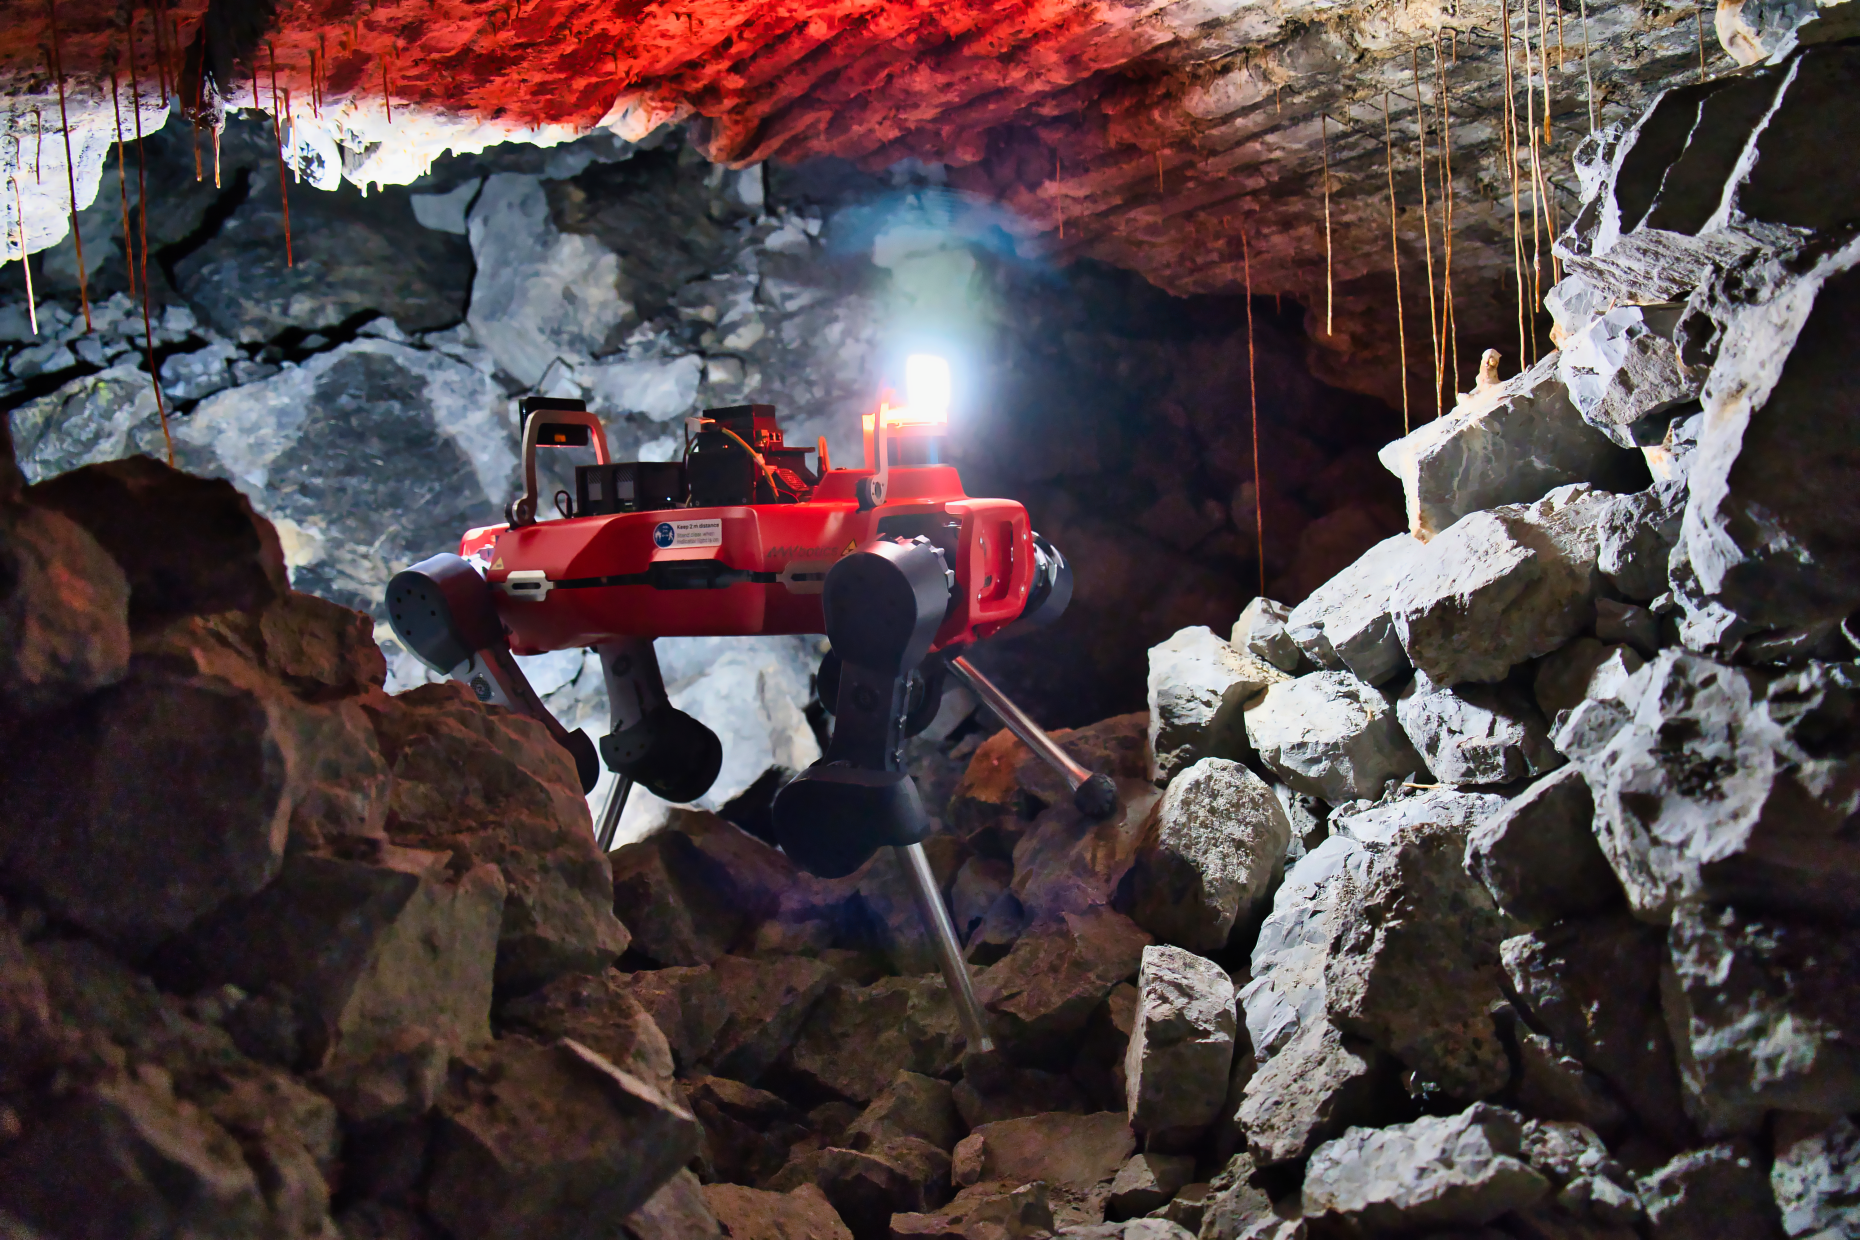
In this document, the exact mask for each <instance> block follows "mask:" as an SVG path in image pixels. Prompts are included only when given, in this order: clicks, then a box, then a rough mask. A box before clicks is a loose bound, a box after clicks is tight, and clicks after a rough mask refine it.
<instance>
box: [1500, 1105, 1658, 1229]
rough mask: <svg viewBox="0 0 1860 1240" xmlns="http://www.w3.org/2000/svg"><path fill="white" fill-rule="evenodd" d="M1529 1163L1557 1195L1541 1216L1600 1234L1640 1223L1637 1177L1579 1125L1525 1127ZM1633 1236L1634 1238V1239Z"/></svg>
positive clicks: (1532, 1124) (1535, 1122) (1537, 1122)
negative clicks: (1564, 1218) (1595, 1229)
mask: <svg viewBox="0 0 1860 1240" xmlns="http://www.w3.org/2000/svg"><path fill="white" fill-rule="evenodd" d="M1523 1156H1524V1160H1525V1161H1526V1162H1528V1163H1530V1165H1531V1167H1532V1168H1533V1169H1534V1170H1536V1171H1539V1172H1541V1173H1542V1174H1543V1175H1544V1177H1545V1178H1546V1179H1548V1180H1549V1181H1550V1185H1551V1187H1552V1188H1553V1189H1554V1190H1555V1191H1556V1197H1555V1199H1554V1202H1552V1203H1546V1204H1547V1206H1548V1208H1547V1210H1546V1209H1545V1207H1544V1206H1540V1207H1539V1210H1540V1211H1544V1212H1547V1213H1550V1214H1552V1215H1564V1216H1573V1217H1575V1218H1576V1219H1579V1220H1581V1221H1582V1222H1584V1223H1589V1224H1592V1225H1594V1226H1596V1227H1599V1228H1611V1229H1612V1228H1627V1227H1632V1226H1633V1225H1634V1224H1635V1223H1637V1222H1639V1221H1640V1218H1641V1205H1640V1195H1639V1193H1638V1191H1637V1188H1638V1186H1637V1185H1636V1184H1635V1182H1634V1177H1633V1176H1632V1175H1631V1174H1630V1173H1629V1172H1628V1171H1627V1169H1626V1168H1624V1167H1623V1166H1622V1165H1621V1164H1620V1163H1618V1162H1616V1161H1615V1159H1614V1158H1613V1157H1612V1156H1611V1155H1610V1154H1609V1152H1608V1146H1607V1145H1605V1144H1604V1143H1603V1142H1602V1139H1601V1137H1600V1136H1598V1135H1596V1133H1595V1132H1594V1131H1592V1130H1591V1129H1589V1128H1587V1127H1585V1126H1583V1125H1582V1124H1579V1123H1554V1122H1552V1123H1546V1122H1544V1121H1542V1120H1531V1121H1530V1122H1529V1123H1527V1124H1525V1125H1524V1137H1523ZM1629 1234H1631V1233H1629Z"/></svg>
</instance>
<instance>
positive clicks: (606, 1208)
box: [427, 1037, 702, 1240]
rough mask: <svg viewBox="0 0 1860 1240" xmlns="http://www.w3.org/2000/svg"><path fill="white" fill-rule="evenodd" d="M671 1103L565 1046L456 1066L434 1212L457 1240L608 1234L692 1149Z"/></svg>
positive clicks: (501, 1051) (430, 1197)
mask: <svg viewBox="0 0 1860 1240" xmlns="http://www.w3.org/2000/svg"><path fill="white" fill-rule="evenodd" d="M701 1132H702V1130H701V1129H700V1128H699V1127H698V1124H697V1121H696V1120H694V1119H693V1118H692V1117H691V1113H690V1112H688V1111H686V1110H685V1109H684V1107H682V1106H680V1105H679V1104H678V1103H677V1102H676V1101H674V1100H672V1099H670V1098H667V1097H666V1096H665V1095H663V1094H661V1093H660V1092H659V1091H658V1090H656V1089H654V1088H652V1086H650V1085H648V1084H646V1083H645V1082H644V1081H641V1080H640V1079H639V1078H637V1077H634V1076H629V1075H627V1074H626V1073H624V1072H621V1071H620V1070H619V1069H617V1068H615V1067H614V1066H613V1065H612V1064H610V1063H608V1062H607V1061H606V1060H604V1059H602V1058H601V1057H600V1056H599V1055H596V1054H595V1053H594V1052H593V1051H590V1050H588V1049H587V1048H585V1047H583V1046H581V1045H580V1044H579V1043H576V1042H574V1041H572V1040H569V1039H563V1040H561V1041H559V1042H556V1043H553V1044H551V1045H547V1046H545V1045H541V1044H539V1043H535V1042H531V1041H528V1040H527V1039H523V1038H516V1037H510V1038H505V1039H503V1040H502V1041H500V1042H498V1043H496V1044H494V1045H493V1046H490V1047H487V1048H484V1049H482V1050H479V1051H475V1052H473V1053H471V1054H470V1055H467V1056H465V1057H463V1058H461V1059H459V1060H458V1061H456V1062H455V1063H454V1065H453V1070H452V1079H451V1082H450V1083H449V1085H448V1087H447V1091H446V1096H445V1097H444V1098H443V1099H442V1100H441V1102H440V1105H439V1125H438V1130H437V1132H436V1133H435V1136H434V1147H433V1170H432V1176H431V1179H430V1180H429V1182H428V1187H427V1209H428V1211H429V1212H430V1213H431V1214H432V1216H433V1217H434V1218H435V1219H436V1220H437V1221H438V1222H439V1223H440V1225H441V1226H443V1227H445V1228H446V1229H447V1230H449V1231H450V1232H451V1233H452V1234H453V1235H454V1236H455V1237H457V1238H458V1240H475V1238H477V1237H485V1238H486V1240H490V1238H491V1237H496V1238H497V1240H520V1238H522V1237H536V1238H537V1240H541V1238H543V1237H549V1238H550V1240H572V1238H574V1237H590V1238H592V1237H596V1236H603V1237H604V1236H611V1235H612V1234H613V1233H614V1231H616V1230H617V1229H618V1228H619V1227H620V1226H621V1225H622V1224H623V1222H624V1221H625V1219H626V1217H627V1216H628V1215H630V1214H632V1213H633V1212H634V1211H635V1210H637V1209H639V1208H640V1207H642V1206H644V1205H645V1204H646V1203H647V1201H649V1200H650V1199H651V1198H652V1195H653V1194H654V1193H656V1192H657V1191H658V1190H659V1188H660V1186H662V1185H663V1184H664V1183H665V1182H666V1181H667V1180H669V1179H671V1178H672V1176H673V1175H675V1174H676V1173H677V1171H678V1169H679V1168H680V1167H681V1166H683V1165H684V1163H685V1161H686V1160H687V1159H689V1158H690V1157H691V1155H692V1154H693V1153H695V1152H696V1151H697V1148H698V1143H699V1141H700V1139H701Z"/></svg>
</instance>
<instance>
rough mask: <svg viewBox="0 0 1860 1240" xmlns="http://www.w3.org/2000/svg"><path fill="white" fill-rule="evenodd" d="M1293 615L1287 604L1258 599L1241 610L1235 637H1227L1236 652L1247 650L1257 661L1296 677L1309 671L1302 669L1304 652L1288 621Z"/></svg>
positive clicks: (1235, 627) (1235, 626) (1236, 621)
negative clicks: (1260, 660)
mask: <svg viewBox="0 0 1860 1240" xmlns="http://www.w3.org/2000/svg"><path fill="white" fill-rule="evenodd" d="M1290 615H1291V608H1289V607H1287V606H1286V605H1285V604H1284V603H1275V602H1273V601H1272V600H1271V599H1269V598H1263V597H1262V598H1256V599H1254V600H1253V601H1252V602H1250V603H1248V604H1247V605H1246V606H1245V607H1243V608H1241V610H1240V618H1239V619H1238V620H1235V621H1234V629H1233V634H1232V636H1230V637H1229V638H1228V641H1229V643H1230V644H1231V645H1232V646H1233V648H1234V649H1235V650H1244V651H1246V652H1247V653H1248V654H1250V655H1252V656H1253V657H1255V658H1258V659H1264V660H1265V661H1266V662H1268V663H1270V664H1272V665H1273V666H1274V667H1276V668H1278V669H1279V670H1280V671H1282V672H1285V673H1286V674H1287V675H1291V676H1296V675H1297V674H1298V673H1299V672H1301V671H1308V670H1310V669H1308V668H1304V667H1302V666H1301V664H1303V662H1304V651H1302V650H1300V649H1299V648H1298V643H1297V642H1296V641H1293V640H1292V634H1291V631H1290V630H1289V629H1288V628H1287V627H1286V621H1287V619H1288V617H1290Z"/></svg>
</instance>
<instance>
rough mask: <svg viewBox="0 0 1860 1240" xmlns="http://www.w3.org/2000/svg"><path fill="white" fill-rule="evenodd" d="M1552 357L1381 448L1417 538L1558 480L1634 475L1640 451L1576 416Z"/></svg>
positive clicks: (1605, 482)
mask: <svg viewBox="0 0 1860 1240" xmlns="http://www.w3.org/2000/svg"><path fill="white" fill-rule="evenodd" d="M1557 361H1558V359H1557V355H1556V354H1554V353H1553V354H1551V355H1550V356H1548V357H1546V358H1544V359H1543V360H1542V361H1540V362H1538V363H1537V365H1535V366H1533V367H1531V369H1529V370H1527V371H1525V372H1524V373H1522V374H1519V375H1515V376H1513V377H1512V378H1510V379H1508V380H1506V381H1505V382H1504V383H1501V384H1500V385H1498V386H1497V387H1495V388H1488V389H1486V391H1484V392H1481V393H1479V394H1478V395H1476V396H1475V397H1474V398H1473V399H1471V400H1469V401H1466V402H1465V403H1463V404H1461V405H1460V406H1459V407H1458V408H1457V409H1455V410H1454V411H1453V412H1451V413H1449V414H1448V415H1447V416H1446V417H1444V418H1439V419H1436V420H1435V421H1432V422H1428V423H1425V424H1423V425H1422V426H1420V427H1419V428H1417V429H1416V430H1414V431H1413V432H1411V433H1410V434H1409V435H1407V436H1406V437H1405V438H1402V439H1397V440H1396V441H1395V442H1394V443H1391V444H1388V445H1386V446H1385V447H1384V448H1383V449H1382V451H1381V452H1380V453H1378V454H1377V455H1378V457H1379V459H1380V460H1381V461H1382V464H1383V466H1384V467H1385V468H1386V469H1387V470H1388V471H1389V472H1390V473H1392V474H1394V475H1395V476H1396V477H1397V478H1400V479H1401V483H1402V490H1403V491H1404V492H1406V494H1407V499H1408V527H1409V532H1410V533H1412V534H1413V535H1414V536H1415V537H1416V538H1422V539H1430V538H1433V537H1434V536H1435V535H1436V534H1438V533H1440V532H1441V531H1442V530H1445V529H1447V528H1448V527H1449V526H1451V525H1452V524H1453V523H1454V522H1455V521H1458V520H1459V519H1460V518H1461V517H1463V516H1465V515H1466V514H1468V513H1472V512H1480V511H1482V510H1484V509H1488V508H1496V507H1498V506H1499V505H1501V504H1521V503H1529V502H1530V501H1532V500H1535V499H1537V498H1539V497H1540V496H1542V495H1544V494H1545V493H1546V492H1548V491H1550V490H1552V489H1553V488H1556V487H1561V486H1567V485H1569V484H1571V483H1576V482H1592V483H1595V484H1597V485H1602V486H1611V487H1625V486H1626V485H1627V484H1628V483H1629V482H1630V481H1631V479H1632V478H1633V477H1634V476H1635V473H1634V471H1635V469H1636V468H1637V467H1638V461H1637V460H1636V456H1637V455H1638V454H1634V453H1629V452H1627V451H1624V450H1623V449H1621V448H1619V447H1617V446H1616V445H1614V444H1612V443H1610V442H1609V441H1608V439H1607V437H1606V436H1604V435H1603V434H1602V433H1601V432H1600V431H1597V430H1596V429H1595V428H1594V427H1592V426H1590V425H1589V424H1588V423H1587V422H1584V421H1583V420H1582V415H1581V413H1579V412H1578V411H1577V409H1576V406H1574V405H1573V404H1571V403H1570V401H1569V396H1568V394H1567V393H1566V392H1565V391H1564V390H1563V384H1562V383H1561V382H1559V381H1558V379H1557ZM1641 476H1643V477H1644V476H1645V475H1644V474H1643V475H1641Z"/></svg>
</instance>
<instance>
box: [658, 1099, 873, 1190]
mask: <svg viewBox="0 0 1860 1240" xmlns="http://www.w3.org/2000/svg"><path fill="white" fill-rule="evenodd" d="M683 1092H684V1098H685V1104H686V1105H687V1106H689V1107H690V1108H691V1114H693V1115H695V1116H696V1117H697V1121H698V1123H700V1124H702V1125H704V1157H705V1178H706V1179H708V1180H726V1181H729V1182H731V1183H734V1184H760V1183H762V1182H763V1181H764V1180H766V1179H768V1178H769V1177H770V1176H772V1175H774V1174H775V1173H776V1172H777V1171H780V1170H781V1169H782V1167H783V1165H785V1164H786V1163H787V1161H788V1158H789V1156H790V1154H791V1153H792V1152H793V1150H794V1147H795V1146H796V1145H797V1144H799V1143H800V1142H802V1141H806V1140H810V1139H812V1140H814V1147H816V1148H817V1147H818V1146H819V1145H820V1144H823V1142H821V1141H820V1140H818V1139H817V1138H815V1136H814V1132H813V1129H812V1127H811V1125H810V1122H809V1119H808V1117H807V1116H806V1115H805V1114H803V1113H802V1112H800V1111H798V1110H796V1109H795V1108H794V1107H793V1106H790V1105H789V1104H788V1103H786V1102H784V1101H783V1100H782V1099H780V1098H778V1097H776V1096H775V1095H774V1094H771V1093H765V1092H763V1091H762V1090H760V1089H756V1088H754V1087H752V1086H749V1085H745V1084H743V1083H742V1082H741V1081H732V1080H728V1079H726V1078H724V1077H720V1076H699V1077H694V1078H692V1079H691V1080H689V1081H686V1082H684V1083H683ZM837 1142H838V1136H837V1134H836V1135H835V1138H834V1142H833V1143H836V1144H837Z"/></svg>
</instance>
